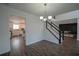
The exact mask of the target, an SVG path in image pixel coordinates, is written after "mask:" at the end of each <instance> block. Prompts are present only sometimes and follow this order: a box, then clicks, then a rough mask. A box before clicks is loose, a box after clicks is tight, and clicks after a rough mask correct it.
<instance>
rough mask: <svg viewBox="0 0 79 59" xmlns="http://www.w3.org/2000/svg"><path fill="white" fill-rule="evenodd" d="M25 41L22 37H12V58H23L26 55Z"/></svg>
mask: <svg viewBox="0 0 79 59" xmlns="http://www.w3.org/2000/svg"><path fill="white" fill-rule="evenodd" d="M25 52H26V45H25V40H24V39H23V38H22V36H17V37H13V38H12V39H11V53H10V55H13V56H24V55H26V53H25Z"/></svg>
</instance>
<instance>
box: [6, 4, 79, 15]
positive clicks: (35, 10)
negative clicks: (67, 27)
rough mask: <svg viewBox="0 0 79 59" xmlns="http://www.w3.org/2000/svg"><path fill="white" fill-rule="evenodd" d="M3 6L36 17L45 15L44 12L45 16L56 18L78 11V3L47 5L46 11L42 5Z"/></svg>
mask: <svg viewBox="0 0 79 59" xmlns="http://www.w3.org/2000/svg"><path fill="white" fill-rule="evenodd" d="M5 5H8V6H10V7H12V8H15V9H19V10H22V11H24V12H28V13H31V14H34V15H38V16H41V15H45V10H46V11H47V13H46V15H50V16H56V15H59V14H62V13H66V12H69V11H74V10H78V9H79V3H47V7H46V9H45V8H44V4H43V3H10V4H5Z"/></svg>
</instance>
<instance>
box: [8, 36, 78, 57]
mask: <svg viewBox="0 0 79 59" xmlns="http://www.w3.org/2000/svg"><path fill="white" fill-rule="evenodd" d="M78 45H79V42H76V40H75V39H73V38H70V37H65V40H64V41H63V43H62V44H60V45H57V44H55V43H52V42H49V41H46V40H43V41H40V42H37V43H34V44H32V45H29V46H27V47H26V45H25V40H23V38H22V37H20V36H18V37H14V38H13V39H12V40H11V51H10V54H9V56H79V46H78Z"/></svg>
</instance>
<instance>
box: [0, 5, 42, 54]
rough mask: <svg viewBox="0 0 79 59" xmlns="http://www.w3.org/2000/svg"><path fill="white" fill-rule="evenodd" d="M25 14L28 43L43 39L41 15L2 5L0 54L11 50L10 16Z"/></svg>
mask: <svg viewBox="0 0 79 59" xmlns="http://www.w3.org/2000/svg"><path fill="white" fill-rule="evenodd" d="M11 16H23V17H25V20H26V45H29V44H32V43H35V42H38V41H40V40H42V36H43V35H42V33H43V32H42V31H43V27H42V25H43V24H42V22H41V21H40V19H39V17H37V16H35V15H32V14H28V13H25V12H22V11H19V10H16V9H13V8H9V7H7V6H3V5H0V54H2V53H5V52H8V51H10V33H9V26H8V24H9V18H10V17H11Z"/></svg>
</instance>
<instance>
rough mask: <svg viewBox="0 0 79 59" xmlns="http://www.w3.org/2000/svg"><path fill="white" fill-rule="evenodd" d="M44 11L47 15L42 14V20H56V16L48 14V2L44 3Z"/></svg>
mask: <svg viewBox="0 0 79 59" xmlns="http://www.w3.org/2000/svg"><path fill="white" fill-rule="evenodd" d="M44 10H45V11H44V12H45V15H44V16H40V20H42V21H46V20H55V16H54V17H52V16H47V14H46V13H47V11H46V10H47V3H44Z"/></svg>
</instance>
